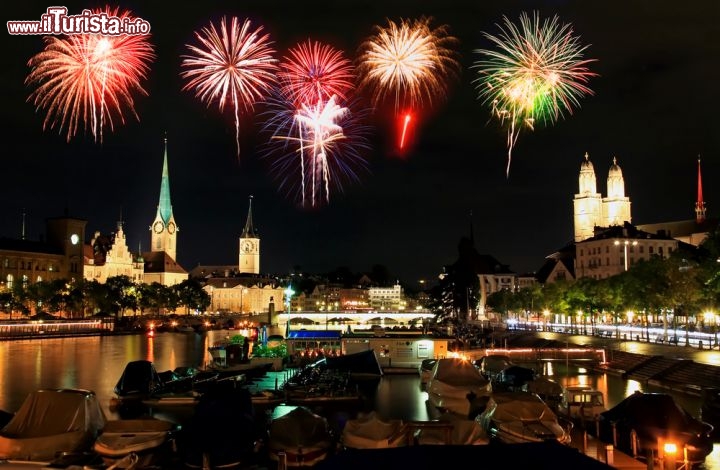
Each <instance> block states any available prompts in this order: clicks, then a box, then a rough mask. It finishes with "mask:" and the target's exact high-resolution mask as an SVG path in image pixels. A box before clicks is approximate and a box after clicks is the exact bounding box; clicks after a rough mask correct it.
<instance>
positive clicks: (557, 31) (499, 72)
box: [472, 13, 597, 177]
mask: <svg viewBox="0 0 720 470" xmlns="http://www.w3.org/2000/svg"><path fill="white" fill-rule="evenodd" d="M504 23H505V27H504V28H503V27H502V26H498V27H499V29H500V33H499V34H498V35H492V34H489V33H484V35H485V37H486V38H487V39H489V40H490V42H491V43H493V44H494V45H495V46H496V49H495V50H490V49H476V50H475V51H474V52H475V53H478V54H481V55H482V56H483V59H481V60H478V61H476V62H475V63H474V64H473V66H472V67H473V68H476V69H477V70H478V74H479V77H478V78H476V79H475V80H474V83H475V84H476V87H477V90H478V92H479V98H480V99H482V100H483V103H484V104H490V105H491V106H492V113H493V115H494V116H496V117H497V118H498V119H499V120H500V122H501V123H503V124H505V125H507V126H508V130H507V147H508V163H507V169H506V176H507V177H510V163H511V160H512V150H513V147H514V146H515V143H516V141H517V138H518V134H519V132H520V129H521V128H522V127H523V126H526V127H528V128H530V129H531V130H533V129H534V126H535V122H536V121H537V120H541V121H545V122H548V123H554V122H555V121H557V120H558V119H559V118H560V117H561V116H563V115H564V113H565V112H568V113H570V114H572V111H573V106H579V99H580V98H581V97H583V96H585V95H592V94H593V92H592V90H590V88H588V87H587V83H588V81H589V79H590V78H591V77H594V76H596V75H597V74H595V73H593V72H591V71H590V70H589V69H588V65H589V64H590V63H591V62H594V59H583V54H584V52H585V51H586V49H587V48H588V46H586V45H585V46H584V45H582V44H581V43H580V40H579V38H578V37H577V36H573V30H572V27H571V26H570V25H569V24H564V25H561V24H560V22H559V19H558V17H557V16H555V17H553V18H552V19H545V20H544V21H541V19H540V17H539V15H538V14H537V13H535V14H534V15H533V17H532V18H531V17H530V16H529V15H528V14H527V13H522V14H521V15H520V26H519V27H518V26H517V25H515V24H513V23H512V22H511V21H510V20H509V19H508V18H507V17H504Z"/></svg>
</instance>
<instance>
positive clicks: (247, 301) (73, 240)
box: [0, 139, 406, 313]
mask: <svg viewBox="0 0 720 470" xmlns="http://www.w3.org/2000/svg"><path fill="white" fill-rule="evenodd" d="M252 201H253V199H252V196H250V199H249V205H248V213H247V219H246V222H245V226H244V228H243V230H242V233H241V234H240V237H239V242H238V261H237V264H233V265H223V266H203V265H199V266H196V267H195V268H193V269H192V270H191V271H188V270H186V269H185V268H183V267H182V266H181V265H180V264H179V263H178V262H177V247H178V243H177V239H178V233H179V232H180V227H179V226H178V224H177V221H176V220H175V216H174V214H173V209H172V201H171V197H170V173H169V169H168V149H167V139H165V148H164V154H163V164H162V175H161V182H160V194H159V200H158V205H157V210H156V213H155V217H154V219H153V220H152V222H151V223H150V225H149V228H148V230H149V232H150V244H149V246H150V250H147V251H141V250H138V251H133V250H131V249H130V248H129V247H128V244H127V240H126V235H125V232H124V230H123V223H122V221H119V222H118V223H117V226H116V228H115V230H114V231H112V232H110V233H105V234H104V233H101V232H100V231H95V232H94V234H93V235H92V237H91V238H90V239H89V240H88V239H87V238H86V235H85V233H86V230H87V221H86V220H84V219H81V218H77V217H73V216H71V215H69V214H65V215H63V216H61V217H53V218H49V219H47V220H46V233H45V236H44V238H42V239H40V240H29V239H27V238H26V237H25V236H24V229H23V231H22V232H23V235H22V236H21V237H20V238H19V239H10V238H0V291H2V290H3V289H7V290H12V289H13V288H15V287H16V286H17V285H18V284H19V285H22V286H27V285H28V284H29V283H35V282H40V281H53V280H58V279H62V280H67V281H70V282H74V281H79V280H85V281H97V282H99V283H105V282H106V281H107V279H108V278H111V277H114V276H127V277H128V278H130V279H131V280H133V281H134V282H137V283H147V284H152V283H159V284H161V285H164V286H173V285H177V284H180V283H181V282H183V281H185V280H187V279H189V278H195V279H198V280H199V281H200V282H201V283H202V285H203V289H204V290H205V291H206V292H207V293H208V295H209V297H210V299H211V304H210V307H209V309H208V310H209V311H210V312H223V313H224V312H239V313H251V312H252V313H264V312H268V311H269V310H270V309H272V310H273V311H284V310H286V309H287V308H291V309H293V310H295V311H297V310H304V311H316V310H317V311H323V310H324V311H330V310H335V311H338V310H371V309H377V310H382V309H388V310H390V309H395V310H396V309H403V308H406V304H405V300H404V296H403V290H402V287H401V286H400V285H399V283H396V284H395V285H394V286H391V287H372V286H371V285H370V284H371V281H370V279H368V278H367V277H366V278H363V279H360V281H359V282H358V286H357V287H356V288H350V289H348V288H343V287H342V286H334V285H327V284H319V285H317V286H316V287H315V289H314V290H313V291H312V292H311V293H303V292H297V293H294V292H293V293H292V294H291V295H289V294H290V293H289V292H288V291H286V289H287V285H281V281H280V280H278V279H277V278H274V277H272V276H268V275H263V274H262V273H261V271H260V253H261V248H260V236H259V235H258V232H257V231H256V230H255V227H254V225H253V217H252V213H253V212H252V211H253V208H252ZM288 300H290V301H291V304H290V305H288Z"/></svg>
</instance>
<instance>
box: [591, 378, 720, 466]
mask: <svg viewBox="0 0 720 470" xmlns="http://www.w3.org/2000/svg"><path fill="white" fill-rule="evenodd" d="M598 426H599V430H600V439H601V440H603V441H605V442H613V440H615V442H614V444H615V446H616V447H617V448H618V449H620V450H622V451H624V452H627V453H628V454H632V453H633V450H636V451H637V453H638V454H639V455H643V456H647V455H648V454H649V453H654V454H655V455H657V453H658V443H659V442H661V441H663V440H665V441H668V442H672V443H674V444H675V445H676V446H677V448H678V449H679V450H680V449H683V448H684V449H685V450H686V451H687V458H688V461H690V462H693V463H695V462H702V461H704V460H705V457H707V456H708V455H709V454H710V453H711V452H712V450H713V444H714V443H713V439H712V432H713V426H712V425H711V424H710V423H706V422H704V421H701V420H699V419H697V418H695V417H694V416H693V415H692V414H690V413H689V412H688V411H687V410H685V408H683V407H682V406H680V405H679V404H678V403H677V402H676V401H675V399H674V398H673V397H672V395H670V394H668V393H649V392H648V393H644V392H640V391H636V392H634V393H633V394H631V395H629V396H627V397H625V399H624V400H623V401H621V402H620V403H618V404H617V405H615V406H614V407H612V408H610V409H609V410H607V411H604V412H602V413H600V417H599V419H598Z"/></svg>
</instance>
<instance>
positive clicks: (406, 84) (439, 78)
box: [358, 18, 459, 114]
mask: <svg viewBox="0 0 720 470" xmlns="http://www.w3.org/2000/svg"><path fill="white" fill-rule="evenodd" d="M431 21H432V19H431V18H420V19H415V20H400V22H397V23H396V22H393V21H390V20H388V24H387V26H385V27H381V26H376V27H375V34H374V35H373V36H371V37H370V38H369V39H367V40H366V41H365V42H364V43H363V44H362V45H361V46H360V52H359V59H358V60H359V66H358V75H359V79H360V86H361V87H362V88H364V89H367V90H368V91H369V93H370V94H371V96H372V102H373V104H374V105H375V106H378V105H379V104H380V103H381V102H384V101H386V100H387V99H389V98H392V99H393V101H394V109H395V113H396V114H397V113H399V112H400V108H401V107H402V108H409V109H410V110H413V109H416V108H417V107H418V106H431V105H433V104H434V103H435V102H437V101H438V100H439V99H441V98H444V97H445V95H446V94H447V87H448V84H449V81H450V79H451V78H454V77H455V76H456V75H457V72H458V69H459V63H458V61H457V58H456V53H455V51H454V50H453V46H454V45H455V44H456V42H457V40H456V38H454V37H452V36H450V35H449V34H448V28H447V26H440V27H437V28H433V27H431V25H430V23H431ZM408 112H410V111H409V110H408Z"/></svg>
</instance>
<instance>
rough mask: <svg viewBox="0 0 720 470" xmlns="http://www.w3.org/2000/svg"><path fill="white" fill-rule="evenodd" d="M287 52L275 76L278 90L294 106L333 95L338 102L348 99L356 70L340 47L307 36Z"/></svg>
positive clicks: (311, 102) (325, 100) (314, 101)
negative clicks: (303, 41) (336, 47)
mask: <svg viewBox="0 0 720 470" xmlns="http://www.w3.org/2000/svg"><path fill="white" fill-rule="evenodd" d="M288 52H289V53H288V55H287V56H285V58H284V59H283V61H282V62H281V64H280V71H279V72H278V78H279V80H280V82H281V87H280V91H281V93H282V94H283V95H284V96H285V97H286V98H287V99H288V100H290V101H291V102H292V103H293V105H294V106H295V107H300V106H302V105H306V104H313V105H314V104H316V103H317V102H318V101H323V102H327V101H328V100H329V99H330V97H332V96H335V97H336V100H338V101H340V102H344V101H346V100H347V99H348V92H349V91H350V90H351V89H352V88H353V87H354V82H355V73H354V69H353V67H352V64H351V62H350V60H348V59H346V58H345V57H344V56H343V53H342V52H341V51H339V50H337V49H334V48H333V47H331V46H329V45H327V44H322V43H319V42H312V41H310V40H308V41H307V42H306V43H300V44H298V45H296V46H295V47H294V48H292V49H290V50H289V51H288Z"/></svg>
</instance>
